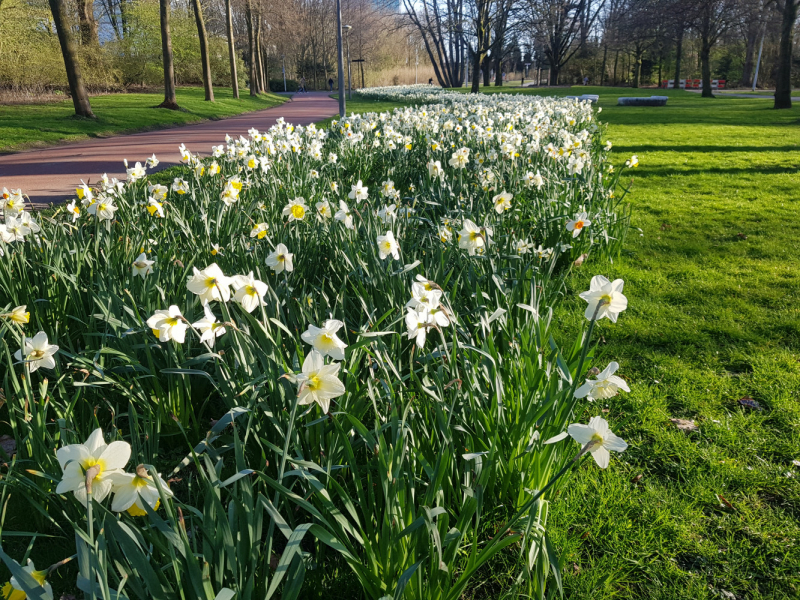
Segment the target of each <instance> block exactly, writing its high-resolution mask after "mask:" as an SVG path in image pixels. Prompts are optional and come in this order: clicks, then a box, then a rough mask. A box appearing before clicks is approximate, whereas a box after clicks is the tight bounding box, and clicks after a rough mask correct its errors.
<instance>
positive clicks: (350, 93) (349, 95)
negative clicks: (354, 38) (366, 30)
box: [342, 25, 353, 100]
mask: <svg viewBox="0 0 800 600" xmlns="http://www.w3.org/2000/svg"><path fill="white" fill-rule="evenodd" d="M352 28H353V26H352V25H344V26H343V27H342V29H344V41H345V44H346V45H347V99H348V100H352V99H353V85H352V83H351V82H350V37H349V36H348V35H347V34H348V33H350V30H351V29H352Z"/></svg>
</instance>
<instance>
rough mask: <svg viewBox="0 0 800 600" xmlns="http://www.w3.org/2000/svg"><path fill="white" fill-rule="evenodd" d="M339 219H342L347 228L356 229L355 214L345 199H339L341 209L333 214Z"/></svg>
mask: <svg viewBox="0 0 800 600" xmlns="http://www.w3.org/2000/svg"><path fill="white" fill-rule="evenodd" d="M333 218H334V219H336V220H337V221H341V222H342V223H343V224H344V226H345V227H346V228H347V229H354V225H353V215H352V213H351V212H350V208H348V206H347V203H346V202H345V201H344V200H339V210H338V211H336V214H335V215H334V216H333Z"/></svg>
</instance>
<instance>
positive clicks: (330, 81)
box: [328, 77, 333, 92]
mask: <svg viewBox="0 0 800 600" xmlns="http://www.w3.org/2000/svg"><path fill="white" fill-rule="evenodd" d="M328 88H329V90H330V91H331V92H332V91H333V77H331V78H330V79H328Z"/></svg>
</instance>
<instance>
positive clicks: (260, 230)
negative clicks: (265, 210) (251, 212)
mask: <svg viewBox="0 0 800 600" xmlns="http://www.w3.org/2000/svg"><path fill="white" fill-rule="evenodd" d="M268 231H269V225H267V224H266V223H256V224H255V225H253V228H252V229H251V230H250V237H251V238H258V239H260V240H263V239H264V238H265V237H267V232H268Z"/></svg>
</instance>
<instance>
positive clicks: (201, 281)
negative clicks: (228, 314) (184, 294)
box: [186, 263, 231, 304]
mask: <svg viewBox="0 0 800 600" xmlns="http://www.w3.org/2000/svg"><path fill="white" fill-rule="evenodd" d="M230 284H231V280H230V278H229V277H226V276H225V274H224V273H223V272H222V269H220V268H219V266H218V265H217V263H211V264H210V265H208V266H207V267H206V268H205V269H203V270H202V271H201V270H200V269H198V268H197V267H193V274H192V276H191V277H189V279H188V280H187V282H186V289H188V290H189V291H190V292H192V293H193V294H197V295H198V296H199V297H200V301H201V302H202V303H203V304H205V303H207V302H212V301H214V300H216V301H217V302H227V301H228V300H230V298H231V290H230V287H229V286H230Z"/></svg>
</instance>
